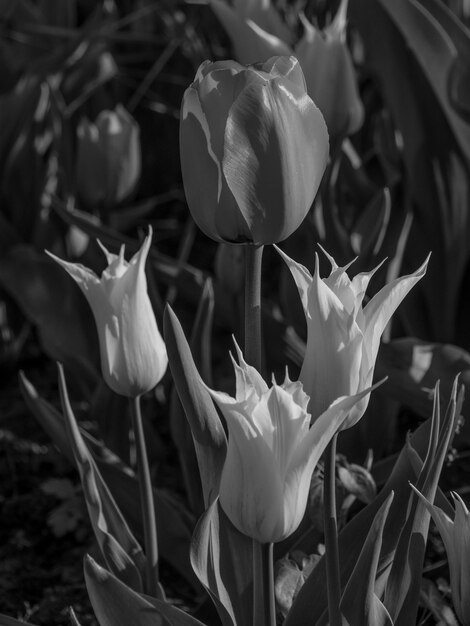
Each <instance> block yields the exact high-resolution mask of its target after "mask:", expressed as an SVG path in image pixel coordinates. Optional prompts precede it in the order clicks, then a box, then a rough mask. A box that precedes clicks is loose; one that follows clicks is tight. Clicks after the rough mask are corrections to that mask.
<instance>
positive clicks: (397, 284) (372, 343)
mask: <svg viewBox="0 0 470 626" xmlns="http://www.w3.org/2000/svg"><path fill="white" fill-rule="evenodd" d="M430 256H431V255H430V254H429V255H428V257H427V258H426V260H425V261H424V263H423V264H422V265H421V267H419V268H418V269H417V270H416V272H414V273H413V274H409V275H408V276H402V277H401V278H397V279H395V280H393V281H392V282H391V283H389V284H388V285H385V287H383V289H381V290H380V291H379V293H377V294H376V295H375V296H374V297H373V298H372V299H371V300H370V301H369V302H368V303H367V305H366V306H365V307H364V310H363V313H364V320H365V321H364V323H365V331H364V342H365V345H367V347H368V353H369V355H370V360H371V361H372V362H374V361H375V358H376V355H377V352H378V349H379V343H380V337H381V335H382V333H383V331H384V329H385V327H386V325H387V324H388V322H389V321H390V318H391V317H392V315H393V313H394V312H395V311H396V309H397V308H398V306H399V304H400V303H401V302H402V300H403V299H404V298H405V296H406V295H407V294H408V293H409V292H410V291H411V289H412V288H413V287H414V285H416V283H417V282H418V281H420V280H421V279H422V278H423V276H424V275H425V273H426V268H427V265H428V262H429V258H430Z"/></svg>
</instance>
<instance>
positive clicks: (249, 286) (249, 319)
mask: <svg viewBox="0 0 470 626" xmlns="http://www.w3.org/2000/svg"><path fill="white" fill-rule="evenodd" d="M263 247H264V246H255V245H246V246H245V359H246V362H247V363H248V364H249V365H252V366H253V367H255V368H256V369H257V370H258V371H260V370H261V262H262V260H263Z"/></svg>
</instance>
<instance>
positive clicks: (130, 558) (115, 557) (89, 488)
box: [59, 365, 145, 591]
mask: <svg viewBox="0 0 470 626" xmlns="http://www.w3.org/2000/svg"><path fill="white" fill-rule="evenodd" d="M59 387H60V396H61V401H62V410H63V413H64V417H65V425H66V429H67V433H68V437H69V441H70V443H71V445H72V451H73V455H74V458H75V463H76V465H77V468H78V471H79V473H80V478H81V481H82V487H83V493H84V495H85V500H86V504H87V508H88V515H89V517H90V521H91V525H92V527H93V531H94V533H95V537H96V539H97V541H98V545H99V546H100V549H101V553H102V555H103V557H104V559H105V561H106V563H107V564H108V567H110V569H111V571H113V573H114V574H115V575H116V576H117V577H118V578H119V579H120V580H122V581H123V582H125V583H126V584H127V585H129V586H130V587H132V589H135V590H136V591H141V590H142V577H143V574H144V569H145V557H144V554H143V551H142V548H141V546H140V544H139V543H138V542H137V540H136V539H135V537H134V536H133V534H132V533H131V531H130V529H129V526H128V525H127V522H126V520H125V519H124V517H123V515H122V513H121V511H120V510H119V508H118V506H117V505H116V502H115V500H114V498H113V496H112V495H111V493H110V491H109V489H108V487H107V485H106V483H105V482H104V480H103V478H102V477H101V474H100V472H99V470H98V467H97V465H96V463H95V461H94V459H93V457H92V455H91V454H90V452H89V450H88V448H87V446H86V444H85V442H84V440H83V437H82V436H81V433H80V430H79V428H78V425H77V421H76V419H75V416H74V414H73V410H72V406H71V405H70V401H69V397H68V392H67V385H66V382H65V376H64V370H63V368H62V366H60V365H59Z"/></svg>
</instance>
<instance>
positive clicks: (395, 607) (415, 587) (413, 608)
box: [384, 379, 463, 626]
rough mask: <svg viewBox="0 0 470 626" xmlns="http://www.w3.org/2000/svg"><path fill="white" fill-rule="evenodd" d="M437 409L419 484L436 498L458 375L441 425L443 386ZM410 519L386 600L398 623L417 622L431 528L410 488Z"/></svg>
mask: <svg viewBox="0 0 470 626" xmlns="http://www.w3.org/2000/svg"><path fill="white" fill-rule="evenodd" d="M434 393H435V401H434V410H433V416H432V421H431V436H430V440H429V447H428V451H427V454H426V458H425V460H424V463H423V466H422V469H421V472H420V474H419V476H418V478H417V480H416V485H417V488H418V490H419V491H421V493H423V495H424V497H425V498H427V499H429V500H431V501H433V500H434V497H435V494H436V491H437V483H438V480H439V477H440V474H441V470H442V466H443V463H444V460H445V457H446V454H447V451H448V448H449V445H450V443H451V441H452V438H453V436H454V433H455V430H456V428H457V423H458V419H459V416H460V407H461V404H462V400H463V393H462V390H461V391H460V393H459V396H458V397H457V379H456V380H455V383H454V388H453V392H452V396H451V400H450V402H449V406H448V409H447V413H446V416H445V419H444V423H443V425H442V428H441V427H440V424H439V421H440V408H439V386H438V385H436V389H435V392H434ZM409 500H410V501H409V503H408V506H407V507H406V508H407V511H408V515H407V519H406V523H405V525H404V526H403V528H402V531H401V534H400V538H399V540H398V543H397V547H396V550H395V556H394V559H393V563H392V566H391V570H390V574H389V576H388V580H387V584H386V588H385V596H384V604H385V606H386V607H387V608H388V610H389V611H390V614H391V615H392V617H393V620H394V624H395V625H396V626H407V625H408V624H414V623H415V622H416V617H417V611H418V601H419V594H420V587H421V577H422V569H423V562H424V553H425V548H426V541H427V535H428V530H429V521H430V514H429V512H428V511H427V510H426V507H425V505H424V504H423V502H421V500H419V498H418V496H417V495H416V494H415V493H414V492H410V495H409Z"/></svg>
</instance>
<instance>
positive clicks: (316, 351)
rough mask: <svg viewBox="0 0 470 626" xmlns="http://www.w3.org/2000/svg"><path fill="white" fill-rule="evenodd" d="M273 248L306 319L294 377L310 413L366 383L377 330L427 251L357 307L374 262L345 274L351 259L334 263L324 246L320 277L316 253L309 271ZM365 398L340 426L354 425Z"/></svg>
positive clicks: (375, 349) (409, 285)
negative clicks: (325, 268) (326, 269)
mask: <svg viewBox="0 0 470 626" xmlns="http://www.w3.org/2000/svg"><path fill="white" fill-rule="evenodd" d="M277 250H278V252H279V254H280V255H281V256H282V257H283V259H284V260H285V262H286V263H287V265H288V267H289V269H290V271H291V273H292V276H293V277H294V280H295V282H296V285H297V288H298V290H299V294H300V298H301V300H302V304H303V308H304V313H305V317H306V320H307V347H306V351H305V357H304V361H303V364H302V369H301V371H300V377H299V378H300V380H301V381H302V383H303V386H304V389H305V391H306V393H308V394H309V395H310V396H311V400H310V405H309V410H310V412H311V413H312V417H313V419H315V416H316V415H320V414H321V413H322V412H323V411H325V410H326V409H327V407H328V406H329V405H330V404H331V402H333V400H335V399H336V398H337V397H338V396H344V395H350V394H355V393H358V392H360V391H362V390H363V389H365V388H366V387H369V386H370V385H371V383H372V377H373V374H374V367H375V361H376V359H377V353H378V350H379V345H380V338H381V336H382V333H383V331H384V330H385V327H386V325H387V324H388V322H389V320H390V318H391V317H392V315H393V313H394V312H395V310H396V308H397V307H398V305H399V304H400V303H401V301H402V300H403V298H404V297H405V296H406V295H407V293H408V292H409V291H410V290H411V288H412V287H413V286H414V285H415V284H416V283H417V282H418V281H419V280H421V278H422V277H423V276H424V274H425V273H426V267H427V263H428V260H429V256H428V258H427V259H426V261H425V262H424V263H423V265H422V266H421V267H420V268H419V269H417V270H416V272H414V273H413V274H410V275H408V276H403V277H401V278H397V279H396V280H393V281H392V282H390V283H389V284H388V285H385V287H383V288H382V289H381V290H380V291H379V292H378V293H377V294H376V295H375V296H374V297H373V298H371V299H370V300H369V302H368V303H367V304H366V305H365V306H364V307H363V306H362V301H363V299H364V296H365V293H366V290H367V286H368V284H369V281H370V279H371V277H372V275H373V274H374V272H375V271H376V269H377V268H376V269H374V270H372V271H371V272H364V273H361V274H358V275H357V276H355V277H354V278H353V279H352V280H351V279H350V278H349V277H348V275H347V273H346V270H347V269H349V267H350V266H351V264H352V262H353V261H352V262H351V263H349V264H348V265H346V266H345V267H338V265H337V264H336V262H335V260H334V259H333V257H331V256H330V255H329V254H327V253H326V252H325V254H326V256H327V257H328V259H329V261H330V263H331V273H330V275H329V276H328V277H326V278H320V271H319V262H318V255H316V263H315V273H314V275H313V276H312V275H311V274H310V272H309V271H308V270H307V268H306V267H304V266H303V265H301V264H300V263H297V262H296V261H294V260H293V259H291V258H290V257H289V256H287V255H286V254H285V253H284V252H282V251H281V250H279V248H278V249H277ZM368 402H369V395H366V396H364V397H363V399H362V401H361V402H358V403H357V405H356V406H355V407H354V408H353V409H352V410H351V414H350V416H349V417H348V419H347V420H346V421H344V422H343V424H342V427H341V429H345V428H350V427H351V426H354V424H356V423H357V422H358V421H359V420H360V418H361V417H362V415H363V414H364V411H365V410H366V408H367V404H368Z"/></svg>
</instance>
